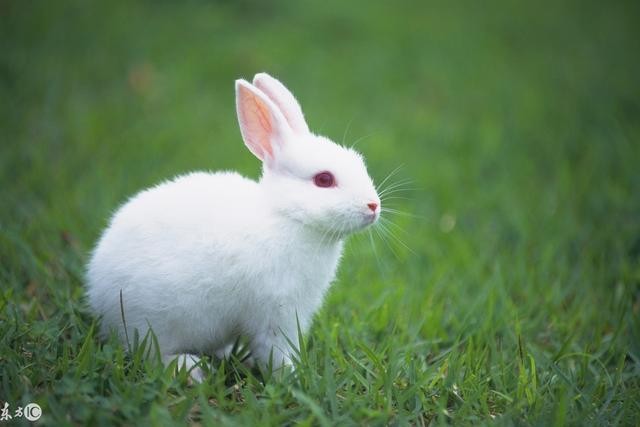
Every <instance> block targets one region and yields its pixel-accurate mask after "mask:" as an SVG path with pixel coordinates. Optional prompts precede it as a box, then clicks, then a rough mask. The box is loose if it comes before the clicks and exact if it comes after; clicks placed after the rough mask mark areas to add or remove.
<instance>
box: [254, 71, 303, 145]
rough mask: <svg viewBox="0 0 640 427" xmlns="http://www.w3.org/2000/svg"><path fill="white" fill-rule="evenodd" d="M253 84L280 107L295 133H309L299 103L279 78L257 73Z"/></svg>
mask: <svg viewBox="0 0 640 427" xmlns="http://www.w3.org/2000/svg"><path fill="white" fill-rule="evenodd" d="M253 85H254V86H255V87H257V88H258V89H260V90H261V91H262V92H264V93H265V94H266V95H267V96H268V97H269V99H271V101H273V103H274V104H276V105H277V106H278V107H279V108H280V111H281V112H282V114H283V115H284V118H285V119H286V120H287V123H289V126H290V127H291V129H292V130H293V131H294V132H295V133H298V134H305V133H309V126H308V125H307V122H306V121H305V120H304V115H303V114H302V109H301V108H300V104H298V101H296V99H295V98H294V96H293V94H292V93H291V92H289V90H288V89H287V88H286V87H285V86H284V85H283V84H282V83H280V81H279V80H277V79H274V78H273V77H271V76H270V75H269V74H267V73H258V74H256V75H255V77H254V78H253Z"/></svg>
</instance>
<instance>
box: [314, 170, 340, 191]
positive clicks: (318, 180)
mask: <svg viewBox="0 0 640 427" xmlns="http://www.w3.org/2000/svg"><path fill="white" fill-rule="evenodd" d="M313 182H314V183H315V184H316V185H317V186H318V187H323V188H327V187H333V186H335V185H336V180H335V178H334V177H333V175H332V174H331V172H320V173H319V174H317V175H316V176H314V177H313Z"/></svg>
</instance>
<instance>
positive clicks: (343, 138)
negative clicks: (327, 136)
mask: <svg viewBox="0 0 640 427" xmlns="http://www.w3.org/2000/svg"><path fill="white" fill-rule="evenodd" d="M352 122H353V118H351V119H350V120H349V123H347V128H346V129H345V130H344V133H343V134H342V143H341V144H340V145H344V141H345V139H347V134H348V133H349V129H351V123H352Z"/></svg>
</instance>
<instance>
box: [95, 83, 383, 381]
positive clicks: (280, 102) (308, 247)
mask: <svg viewBox="0 0 640 427" xmlns="http://www.w3.org/2000/svg"><path fill="white" fill-rule="evenodd" d="M254 82H257V83H259V84H257V86H261V87H262V88H264V89H265V91H264V92H263V91H261V90H260V89H259V88H258V87H256V86H253V85H251V84H250V83H248V82H245V81H243V80H240V81H238V82H236V96H237V99H238V116H239V121H240V126H241V130H242V134H243V137H244V139H245V143H246V144H247V146H248V147H249V148H250V150H251V151H252V152H254V154H256V155H257V156H258V157H260V158H261V159H262V160H263V175H262V178H261V179H260V181H259V182H256V181H253V180H250V179H247V178H244V177H242V176H240V175H239V174H237V173H234V172H217V173H207V172H195V173H190V174H187V175H183V176H179V177H177V178H175V179H173V180H171V181H168V182H164V183H161V184H160V185H158V186H156V187H152V188H149V189H147V190H144V191H142V192H140V193H138V194H137V195H136V196H134V197H133V198H131V199H130V200H129V201H128V202H127V203H125V204H124V206H122V207H121V208H120V209H119V210H118V211H117V212H116V214H115V215H114V216H113V218H112V220H111V223H110V225H109V227H108V228H107V230H106V231H105V232H104V233H103V235H102V237H101V238H100V241H99V242H98V244H97V246H96V248H95V250H94V252H93V254H92V257H91V260H90V262H89V265H88V274H87V278H88V291H87V293H88V297H89V302H90V304H91V307H92V308H93V310H94V311H95V313H96V314H97V315H100V316H102V330H103V333H106V332H107V331H109V330H110V329H115V330H116V331H117V332H118V334H119V336H120V338H121V339H122V340H123V342H124V340H125V332H124V325H123V321H122V315H121V304H120V293H121V292H122V300H123V304H122V305H123V309H124V315H125V320H126V324H127V333H128V336H129V338H130V339H131V338H132V337H133V333H134V332H133V331H134V330H135V329H137V330H138V332H139V333H140V334H141V335H144V334H145V333H146V332H147V330H148V328H149V326H151V327H152V328H153V331H154V333H155V334H156V336H157V338H158V342H159V345H160V349H161V352H162V355H163V357H164V359H165V360H167V361H168V360H171V359H172V358H175V357H176V356H177V355H181V357H182V358H181V359H179V361H180V360H182V361H186V362H187V363H186V364H187V366H188V367H193V365H194V364H195V363H196V362H197V357H195V358H194V357H188V358H186V357H185V355H186V354H189V355H192V354H198V353H208V354H212V353H214V352H217V353H220V352H224V351H225V348H228V346H229V344H230V343H233V342H234V341H235V339H236V338H237V337H238V336H239V335H244V336H247V337H248V338H249V339H250V345H251V351H252V354H253V356H254V358H255V359H256V361H257V362H259V363H266V362H267V361H268V360H269V357H270V354H271V352H273V362H274V365H275V366H276V367H278V366H281V365H282V364H283V363H285V364H286V363H289V362H290V359H291V355H292V351H293V349H292V348H291V347H290V346H289V344H288V342H287V337H288V339H289V340H291V341H292V342H293V343H297V320H296V319H298V321H299V324H300V327H301V329H302V330H303V331H306V330H307V329H308V327H309V325H310V323H311V320H312V317H313V315H314V313H315V312H316V311H317V310H318V308H319V307H320V305H321V304H322V300H323V296H324V294H325V292H326V290H327V288H328V287H329V285H330V283H331V281H332V280H333V278H334V277H335V273H336V269H337V266H338V262H339V259H340V256H341V252H342V246H343V239H344V238H345V237H346V236H347V235H348V234H350V233H352V232H354V231H356V230H359V229H361V228H364V227H366V226H367V225H369V224H371V223H372V222H375V220H377V218H378V216H379V212H380V208H378V209H377V210H376V212H374V213H372V212H371V210H370V208H368V207H367V203H370V202H374V203H377V204H378V205H379V204H380V201H379V198H378V196H377V194H376V191H375V188H374V186H373V183H372V181H371V179H370V178H369V176H368V174H367V171H366V168H365V165H364V162H363V160H362V158H361V156H360V155H359V154H357V153H356V152H354V151H352V150H350V149H346V148H344V147H341V146H338V145H336V144H334V143H333V142H331V141H330V140H328V139H326V138H323V137H319V136H316V135H313V134H311V133H309V132H308V130H306V129H308V128H306V122H304V118H303V117H302V111H301V110H300V107H299V105H298V104H297V102H296V101H295V99H294V98H293V95H291V94H290V93H289V92H288V91H287V90H286V88H284V86H282V84H281V83H280V82H278V81H277V80H275V79H273V78H272V77H270V76H268V75H266V74H258V75H256V79H255V80H254ZM276 83H277V84H276ZM283 90H284V92H283ZM267 93H268V95H267ZM256 103H259V105H258V104H256ZM259 113H262V115H260V117H258V116H256V114H259ZM265 120H266V122H265ZM291 123H293V126H292V125H290V124H291ZM300 123H305V126H302V125H301V124H300ZM256 144H258V145H256ZM269 150H271V151H272V154H269V153H268V151H269ZM322 171H330V172H332V173H333V174H334V175H335V178H336V182H337V186H336V187H334V188H320V187H317V186H316V185H315V184H314V182H313V177H314V175H315V174H317V173H319V172H322ZM196 368H197V367H196ZM200 374H201V373H199V372H196V374H195V375H194V376H195V377H198V376H199V375H200Z"/></svg>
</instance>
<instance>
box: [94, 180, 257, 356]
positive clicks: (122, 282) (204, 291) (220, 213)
mask: <svg viewBox="0 0 640 427" xmlns="http://www.w3.org/2000/svg"><path fill="white" fill-rule="evenodd" d="M262 198H263V196H262V193H261V192H260V191H259V186H258V183H257V182H255V181H252V180H250V179H247V178H244V177H242V176H241V175H238V174H235V173H229V172H221V173H204V172H199V173H192V174H189V175H184V176H181V177H178V178H176V179H174V180H172V181H169V182H165V183H163V184H160V185H158V186H156V187H152V188H150V189H147V190H144V191H142V192H140V193H139V194H137V195H136V196H134V197H133V198H132V199H131V200H129V201H128V202H127V203H126V204H125V205H124V206H122V207H121V208H120V209H119V210H118V211H117V212H116V214H115V215H114V216H113V218H112V221H111V224H110V225H109V227H108V229H107V230H106V231H105V233H104V234H103V236H102V238H101V239H100V242H99V243H98V246H97V247H96V249H95V251H94V253H93V255H92V258H91V261H90V263H89V268H88V279H89V280H88V285H89V286H88V297H89V302H90V304H91V305H92V307H93V308H94V310H96V311H97V312H98V313H100V314H101V315H102V316H103V322H102V325H103V330H104V331H105V332H106V331H107V330H108V329H110V328H112V327H115V328H116V329H118V330H119V331H120V332H121V336H122V330H123V329H122V319H121V316H122V313H121V308H120V305H121V304H120V293H121V292H122V299H123V304H122V305H123V308H124V309H125V315H126V322H127V326H128V329H131V330H130V331H129V332H130V333H131V332H132V330H133V329H134V328H138V329H139V330H142V332H144V329H146V325H148V324H152V325H153V328H154V331H155V332H156V334H157V335H158V338H159V339H160V340H161V341H164V342H162V345H163V347H165V348H167V347H176V348H180V347H182V343H181V342H182V341H184V343H193V342H217V341H224V340H225V339H226V337H225V336H226V335H228V334H229V333H231V331H229V328H228V327H226V326H228V325H231V324H233V323H234V322H236V320H235V319H234V317H235V316H236V314H237V313H238V310H242V307H237V305H238V304H237V303H239V302H242V301H243V300H246V298H237V297H236V298H233V297H231V295H229V294H230V293H233V292H238V289H234V288H233V286H232V285H233V284H234V283H235V284H237V283H238V282H239V281H242V280H243V278H247V280H248V279H249V276H251V271H250V270H248V269H247V262H246V260H244V259H242V258H243V257H244V256H245V255H249V254H248V249H247V241H248V238H249V236H256V235H260V236H264V235H266V234H268V232H267V231H265V230H261V229H263V228H265V227H267V226H268V225H267V223H268V221H265V218H260V217H259V216H258V217H257V216H256V214H255V213H256V209H258V207H259V206H260V205H262ZM240 292H246V290H244V289H241V290H240ZM212 312H216V318H217V320H218V322H217V325H216V327H215V328H213V329H208V328H197V327H193V325H197V324H198V323H199V322H202V320H203V319H207V318H209V317H210V316H211V313H212ZM225 323H227V325H225ZM163 331H166V333H164V332H163ZM169 331H170V332H169ZM203 335H204V336H203ZM167 341H171V342H167Z"/></svg>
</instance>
